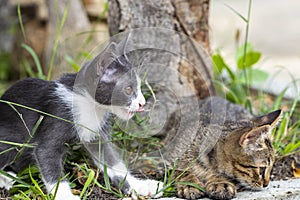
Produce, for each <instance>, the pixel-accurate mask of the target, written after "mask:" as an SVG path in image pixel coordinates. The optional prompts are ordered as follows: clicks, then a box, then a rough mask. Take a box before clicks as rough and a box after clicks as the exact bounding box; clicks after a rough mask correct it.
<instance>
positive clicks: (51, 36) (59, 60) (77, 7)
mask: <svg viewBox="0 0 300 200" xmlns="http://www.w3.org/2000/svg"><path fill="white" fill-rule="evenodd" d="M46 2H47V6H48V9H49V25H48V30H47V35H48V38H47V43H46V49H45V57H44V63H45V68H46V72H47V71H48V70H49V66H50V65H51V59H52V55H53V53H54V52H53V50H54V45H55V40H56V34H57V31H58V30H59V28H58V27H59V26H60V24H59V23H60V21H61V20H62V17H63V15H64V12H65V10H66V9H67V7H68V8H69V9H68V12H67V17H66V20H65V23H64V26H63V28H62V31H61V33H60V37H59V42H58V48H57V51H56V55H55V62H54V67H53V71H52V76H51V78H52V79H54V78H57V77H58V76H60V75H61V74H62V73H66V72H70V71H73V70H72V69H71V67H70V66H69V65H68V64H67V62H66V60H65V56H66V55H70V56H71V57H73V58H74V57H76V54H78V52H80V51H83V49H82V46H83V45H84V41H85V40H86V38H87V37H88V36H89V35H88V34H82V35H80V34H79V33H83V32H84V31H90V30H91V24H90V22H89V19H88V17H87V14H86V12H85V10H84V8H83V5H82V4H81V2H80V1H79V0H73V1H72V2H71V3H70V1H69V0H60V1H58V3H57V5H56V3H55V1H52V0H51V1H46ZM57 19H59V20H57Z"/></svg>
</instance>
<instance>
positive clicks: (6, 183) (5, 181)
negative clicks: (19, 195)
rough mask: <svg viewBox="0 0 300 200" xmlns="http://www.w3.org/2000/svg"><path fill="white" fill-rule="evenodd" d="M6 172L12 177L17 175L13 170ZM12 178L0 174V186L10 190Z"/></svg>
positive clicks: (12, 182)
mask: <svg viewBox="0 0 300 200" xmlns="http://www.w3.org/2000/svg"><path fill="white" fill-rule="evenodd" d="M7 173H8V174H10V175H12V176H13V177H16V176H17V175H16V174H15V173H13V172H7ZM14 182H15V181H14V180H13V179H11V178H9V177H7V176H5V175H3V174H0V188H5V189H7V190H10V188H12V186H13V184H14Z"/></svg>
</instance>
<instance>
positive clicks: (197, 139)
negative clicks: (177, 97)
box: [164, 97, 281, 199]
mask: <svg viewBox="0 0 300 200" xmlns="http://www.w3.org/2000/svg"><path fill="white" fill-rule="evenodd" d="M199 104H200V110H199V111H200V112H199V116H198V117H195V116H193V115H192V113H195V109H194V108H191V106H190V105H186V106H184V107H183V109H181V111H180V112H175V114H173V116H172V117H171V118H173V119H172V121H173V122H171V123H172V124H169V125H168V127H172V128H170V129H169V132H171V133H172V131H173V136H168V137H169V138H167V139H166V140H165V141H170V142H167V145H166V146H167V147H166V148H167V149H166V153H165V154H164V158H166V159H167V160H168V161H169V163H171V164H174V160H176V159H177V161H178V164H177V168H178V169H179V171H178V174H181V173H182V172H184V171H185V173H183V176H181V178H180V179H179V180H178V181H179V182H178V184H177V191H178V196H179V197H181V198H186V199H198V198H201V197H204V196H208V197H210V198H212V199H232V198H234V197H235V195H236V192H237V191H240V190H244V189H249V190H259V189H261V188H262V187H266V186H268V184H269V181H270V173H271V169H272V166H273V163H274V153H275V152H274V149H273V147H272V141H271V138H270V136H271V131H272V129H273V128H274V127H275V126H276V124H277V122H278V121H279V119H280V115H281V111H280V110H277V111H274V112H272V113H269V114H267V115H264V116H261V117H257V118H252V119H248V118H249V117H251V115H250V114H249V113H247V112H246V111H245V110H244V109H242V108H241V107H239V106H236V105H233V104H231V103H229V102H227V101H226V100H224V99H221V98H218V97H210V98H208V99H206V100H202V101H200V103H199ZM179 116H180V117H179ZM243 118H244V119H243ZM195 119H200V120H195ZM178 124H180V126H181V127H178ZM176 126H177V127H176ZM178 128H181V130H182V131H181V132H179V133H178V135H176V136H174V131H175V130H176V129H177V130H178ZM171 135H172V134H171ZM169 144H171V145H169ZM180 182H190V183H194V184H196V185H198V186H200V187H201V188H203V189H204V190H203V191H202V190H199V189H197V188H196V187H192V186H191V184H190V185H187V184H180Z"/></svg>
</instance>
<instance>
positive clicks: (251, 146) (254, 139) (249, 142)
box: [239, 110, 282, 150]
mask: <svg viewBox="0 0 300 200" xmlns="http://www.w3.org/2000/svg"><path fill="white" fill-rule="evenodd" d="M281 115H282V111H281V110H276V111H274V112H271V113H269V114H266V115H263V116H260V117H256V118H254V119H252V120H251V121H252V122H253V123H254V128H252V129H251V130H250V131H248V132H246V133H244V134H243V135H242V136H241V138H240V141H239V143H240V145H241V146H242V147H243V148H244V149H248V150H255V149H256V150H257V149H259V148H260V145H261V144H262V143H264V141H265V139H267V138H270V137H271V132H272V130H273V128H275V127H276V125H277V124H278V122H279V121H280V119H281Z"/></svg>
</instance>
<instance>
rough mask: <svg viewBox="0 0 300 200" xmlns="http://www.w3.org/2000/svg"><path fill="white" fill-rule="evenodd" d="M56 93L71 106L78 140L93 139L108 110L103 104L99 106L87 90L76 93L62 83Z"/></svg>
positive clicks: (88, 140) (87, 140)
mask: <svg viewBox="0 0 300 200" xmlns="http://www.w3.org/2000/svg"><path fill="white" fill-rule="evenodd" d="M56 94H57V95H58V96H59V97H60V98H61V99H62V100H63V101H64V102H66V103H67V104H68V105H69V106H70V107H71V110H72V114H73V118H74V123H75V127H76V129H77V134H78V136H79V138H80V140H81V141H83V142H90V141H92V140H95V139H96V137H97V136H98V135H99V130H100V128H101V125H102V123H103V121H104V118H105V117H106V115H107V112H108V111H107V109H106V108H105V106H102V105H101V106H100V104H98V103H97V102H95V100H94V99H93V98H92V97H91V96H90V95H89V94H88V93H87V92H85V93H83V94H77V93H75V92H72V91H70V90H68V89H67V88H66V87H65V86H64V85H62V84H58V88H57V90H56Z"/></svg>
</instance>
